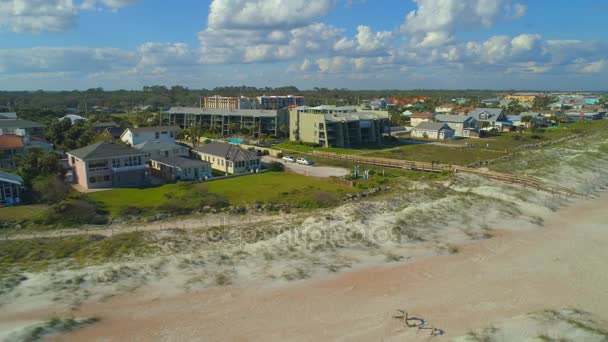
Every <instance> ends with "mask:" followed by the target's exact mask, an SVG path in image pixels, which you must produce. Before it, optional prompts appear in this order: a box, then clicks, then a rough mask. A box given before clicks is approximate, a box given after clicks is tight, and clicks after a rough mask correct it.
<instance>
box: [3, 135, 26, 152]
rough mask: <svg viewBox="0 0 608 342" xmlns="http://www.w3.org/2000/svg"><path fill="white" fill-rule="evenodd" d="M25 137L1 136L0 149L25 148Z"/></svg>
mask: <svg viewBox="0 0 608 342" xmlns="http://www.w3.org/2000/svg"><path fill="white" fill-rule="evenodd" d="M24 146H25V145H24V144H23V137H20V136H18V135H12V134H5V135H0V149H14V148H23V147H24Z"/></svg>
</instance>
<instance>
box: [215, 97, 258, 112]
mask: <svg viewBox="0 0 608 342" xmlns="http://www.w3.org/2000/svg"><path fill="white" fill-rule="evenodd" d="M258 107H259V106H258V100H257V99H256V98H252V99H250V98H248V97H244V96H241V97H224V96H219V95H215V96H210V97H205V99H204V105H203V108H205V109H256V108H258Z"/></svg>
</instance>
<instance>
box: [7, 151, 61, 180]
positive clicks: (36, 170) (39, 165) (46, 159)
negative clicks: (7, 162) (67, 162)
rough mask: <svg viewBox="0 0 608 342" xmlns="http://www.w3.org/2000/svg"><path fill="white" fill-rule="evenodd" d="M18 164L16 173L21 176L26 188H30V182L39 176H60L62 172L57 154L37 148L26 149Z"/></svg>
mask: <svg viewBox="0 0 608 342" xmlns="http://www.w3.org/2000/svg"><path fill="white" fill-rule="evenodd" d="M18 165H19V167H18V170H17V173H19V175H20V176H21V177H23V182H24V183H25V184H24V185H25V187H26V188H31V185H32V182H33V181H34V179H36V178H37V177H39V176H49V175H50V176H60V175H62V173H63V168H62V167H61V163H60V162H59V157H58V156H57V154H55V153H53V152H43V151H42V150H40V149H37V148H33V149H30V150H29V151H27V153H26V154H25V155H24V156H23V157H21V158H20V160H19V161H18Z"/></svg>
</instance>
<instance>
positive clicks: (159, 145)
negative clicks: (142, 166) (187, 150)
mask: <svg viewBox="0 0 608 342" xmlns="http://www.w3.org/2000/svg"><path fill="white" fill-rule="evenodd" d="M133 147H135V148H136V149H138V150H141V151H156V150H169V149H173V148H184V147H186V146H184V145H179V144H176V143H168V142H161V141H158V140H155V139H148V140H146V141H144V142H143V143H141V144H137V145H135V146H133Z"/></svg>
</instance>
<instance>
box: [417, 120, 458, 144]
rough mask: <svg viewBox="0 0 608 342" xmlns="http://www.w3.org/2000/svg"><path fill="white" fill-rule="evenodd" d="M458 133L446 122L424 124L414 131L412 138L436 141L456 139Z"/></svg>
mask: <svg viewBox="0 0 608 342" xmlns="http://www.w3.org/2000/svg"><path fill="white" fill-rule="evenodd" d="M455 134H456V132H455V131H454V130H453V129H451V128H450V126H448V124H446V123H444V122H423V123H421V124H420V125H418V126H416V127H414V128H413V129H412V137H414V138H423V139H434V140H446V139H452V138H454V136H455Z"/></svg>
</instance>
